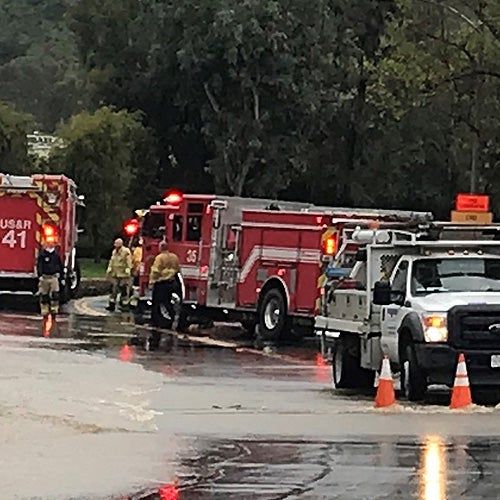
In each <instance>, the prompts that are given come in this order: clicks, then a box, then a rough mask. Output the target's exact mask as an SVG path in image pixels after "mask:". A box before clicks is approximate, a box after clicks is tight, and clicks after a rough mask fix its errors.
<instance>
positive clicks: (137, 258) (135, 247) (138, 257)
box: [130, 238, 142, 308]
mask: <svg viewBox="0 0 500 500" xmlns="http://www.w3.org/2000/svg"><path fill="white" fill-rule="evenodd" d="M135 241H136V243H135V244H132V245H131V247H132V278H133V281H132V292H131V294H130V307H132V308H136V307H137V303H138V296H139V295H138V288H139V278H140V274H141V262H142V238H139V239H138V240H135Z"/></svg>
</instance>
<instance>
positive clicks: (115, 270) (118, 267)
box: [106, 238, 132, 311]
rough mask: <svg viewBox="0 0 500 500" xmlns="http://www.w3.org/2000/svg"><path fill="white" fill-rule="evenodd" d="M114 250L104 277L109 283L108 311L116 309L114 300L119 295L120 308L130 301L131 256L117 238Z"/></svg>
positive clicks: (121, 241)
mask: <svg viewBox="0 0 500 500" xmlns="http://www.w3.org/2000/svg"><path fill="white" fill-rule="evenodd" d="M114 247H115V248H114V250H113V252H112V254H111V259H110V260H109V264H108V269H107V271H106V276H107V278H108V280H109V281H111V294H110V296H109V305H108V307H107V310H108V311H114V310H115V308H116V299H117V298H118V293H120V307H122V308H127V307H128V305H129V300H130V280H131V274H132V254H131V253H130V250H129V249H128V248H127V247H125V246H124V245H123V240H122V239H121V238H118V239H116V240H115V243H114Z"/></svg>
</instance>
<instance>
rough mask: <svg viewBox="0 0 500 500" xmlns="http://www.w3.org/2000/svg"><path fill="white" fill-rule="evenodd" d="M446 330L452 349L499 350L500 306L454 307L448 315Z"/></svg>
mask: <svg viewBox="0 0 500 500" xmlns="http://www.w3.org/2000/svg"><path fill="white" fill-rule="evenodd" d="M492 325H498V327H497V328H491V327H492ZM448 329H449V342H450V344H451V345H453V346H454V347H457V348H464V349H495V350H497V349H500V306H495V305H468V306H456V307H454V308H452V309H451V310H450V311H449V313H448Z"/></svg>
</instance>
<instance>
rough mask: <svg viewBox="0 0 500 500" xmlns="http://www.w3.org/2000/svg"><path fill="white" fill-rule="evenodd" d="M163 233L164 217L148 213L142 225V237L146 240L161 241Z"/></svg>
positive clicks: (159, 214)
mask: <svg viewBox="0 0 500 500" xmlns="http://www.w3.org/2000/svg"><path fill="white" fill-rule="evenodd" d="M164 233H165V215H164V214H161V213H151V212H150V213H148V214H147V215H146V216H145V217H144V221H143V223H142V235H143V236H146V237H148V238H155V239H161V238H163V236H164Z"/></svg>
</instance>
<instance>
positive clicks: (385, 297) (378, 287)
mask: <svg viewBox="0 0 500 500" xmlns="http://www.w3.org/2000/svg"><path fill="white" fill-rule="evenodd" d="M373 303H374V304H375V305H376V306H388V305H389V304H391V303H392V300H391V284H390V283H389V282H388V281H377V282H375V286H374V288H373Z"/></svg>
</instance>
